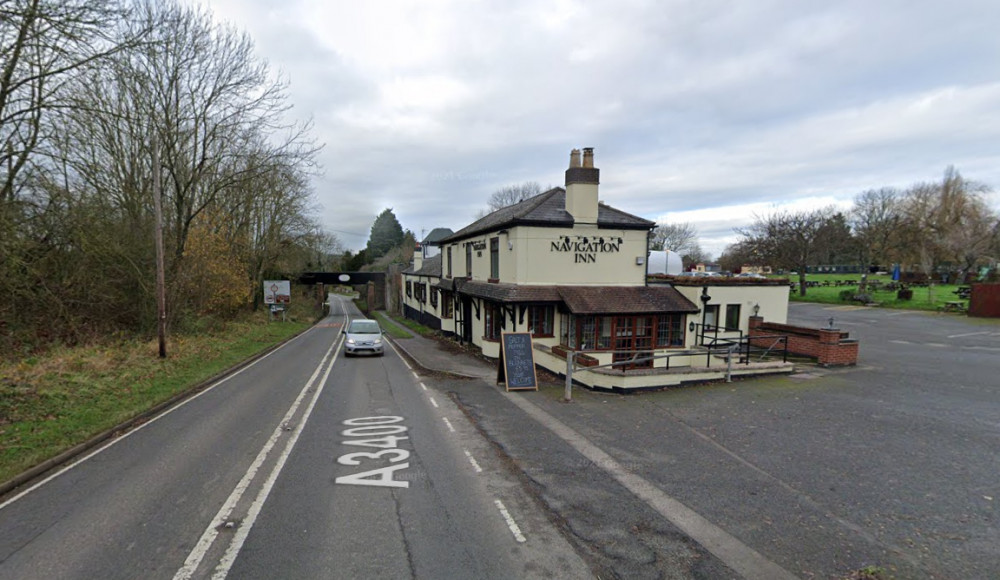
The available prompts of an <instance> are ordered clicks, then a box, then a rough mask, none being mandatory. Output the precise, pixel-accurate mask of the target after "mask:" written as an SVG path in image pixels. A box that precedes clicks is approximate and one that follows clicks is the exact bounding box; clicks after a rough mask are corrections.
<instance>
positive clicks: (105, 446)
mask: <svg viewBox="0 0 1000 580" xmlns="http://www.w3.org/2000/svg"><path fill="white" fill-rule="evenodd" d="M316 328H317V327H315V326H314V327H312V328H310V329H308V330H306V331H305V332H303V333H302V334H300V335H298V336H296V337H294V338H292V339H291V340H289V341H288V342H286V343H284V344H282V345H280V346H278V347H277V348H275V349H274V350H272V351H271V352H269V353H267V354H265V355H264V356H262V357H260V358H258V359H257V360H255V361H253V362H251V363H250V364H248V365H246V366H244V367H243V368H241V369H239V370H237V371H235V372H233V373H232V374H229V375H226V376H224V377H222V378H221V379H219V380H218V381H216V382H214V383H212V384H211V385H209V386H207V387H205V388H204V389H202V390H201V391H199V392H197V393H195V394H194V395H191V396H190V397H188V398H186V399H184V400H183V401H180V402H178V403H177V404H175V405H174V406H172V407H170V408H169V409H166V410H164V411H163V412H162V413H159V414H158V415H156V416H155V417H150V418H149V420H147V421H145V422H143V423H140V424H138V425H135V426H134V427H132V428H131V429H129V430H127V431H125V432H124V433H123V434H121V435H119V436H117V437H115V438H113V439H110V440H108V441H106V442H105V443H104V444H102V445H100V446H98V447H97V449H94V450H93V451H91V452H90V453H87V454H86V455H83V456H81V457H79V458H78V459H77V460H75V461H73V462H72V463H70V464H68V465H66V466H64V467H63V468H61V469H59V470H58V471H56V472H55V473H53V474H52V475H50V476H48V477H46V478H45V479H43V480H41V481H39V482H38V483H36V484H34V485H32V486H30V487H28V488H27V489H25V490H24V491H22V492H20V493H18V494H17V495H15V496H13V497H11V498H10V499H8V500H7V501H5V502H3V503H0V511H2V510H3V508H5V507H7V506H9V505H11V504H12V503H14V502H16V501H17V500H19V499H21V498H22V497H24V496H26V495H28V494H29V493H31V492H33V491H35V490H36V489H38V488H40V487H42V486H43V485H45V484H46V483H48V482H50V481H52V480H53V479H55V478H57V477H59V476H60V475H62V474H64V473H66V472H67V471H69V470H71V469H73V468H74V467H76V466H77V465H80V464H82V463H83V462H84V461H87V460H88V459H90V458H92V457H95V456H97V455H99V454H101V453H103V452H104V451H106V450H108V449H111V448H112V447H113V446H115V445H117V444H118V443H121V442H122V441H124V440H125V439H127V438H129V437H131V436H132V435H134V434H136V433H138V432H139V431H142V430H143V429H145V428H147V427H149V426H150V425H152V424H153V423H156V422H157V421H159V420H160V419H162V418H164V417H166V416H167V415H169V414H171V413H173V412H174V411H176V410H178V409H180V408H182V407H184V406H185V405H187V404H188V403H191V402H193V401H195V400H196V399H198V398H199V397H201V396H202V395H205V394H207V393H209V392H210V391H212V390H214V389H215V388H216V387H218V386H219V385H222V384H223V383H225V382H227V381H229V379H232V378H234V377H237V376H239V375H241V374H243V372H245V371H247V370H249V369H250V368H252V367H254V366H256V365H257V364H258V363H260V362H261V361H263V360H264V359H266V358H268V357H269V356H271V355H273V354H274V353H276V352H278V351H279V350H282V349H284V348H285V347H286V346H289V345H291V344H292V343H295V342H297V341H299V340H300V339H302V338H303V337H305V336H306V335H307V334H309V333H311V332H312V331H313V330H315V329H316Z"/></svg>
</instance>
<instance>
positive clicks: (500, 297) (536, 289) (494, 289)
mask: <svg viewBox="0 0 1000 580" xmlns="http://www.w3.org/2000/svg"><path fill="white" fill-rule="evenodd" d="M459 290H460V291H461V292H462V294H468V295H470V296H476V297H478V298H486V299H487V300H494V301H496V302H559V301H560V300H561V299H562V298H561V297H560V296H559V292H558V291H557V290H556V287H555V286H525V285H520V284H491V283H487V282H478V281H475V280H468V281H466V282H464V283H462V284H461V285H460V286H459Z"/></svg>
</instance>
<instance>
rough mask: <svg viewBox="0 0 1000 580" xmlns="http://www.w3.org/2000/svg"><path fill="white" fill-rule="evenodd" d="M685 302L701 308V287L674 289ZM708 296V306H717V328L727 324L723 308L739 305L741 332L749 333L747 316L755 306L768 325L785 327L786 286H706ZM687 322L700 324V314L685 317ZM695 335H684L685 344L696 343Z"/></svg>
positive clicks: (786, 315) (786, 307) (678, 287)
mask: <svg viewBox="0 0 1000 580" xmlns="http://www.w3.org/2000/svg"><path fill="white" fill-rule="evenodd" d="M674 288H676V289H677V291H679V292H680V293H681V294H683V295H684V296H685V297H686V298H687V299H688V300H690V301H691V302H693V303H694V304H695V305H697V306H698V307H699V308H701V307H702V306H703V305H702V302H701V289H702V287H701V286H674ZM708 295H709V296H711V297H712V300H711V301H710V302H709V303H708V304H709V306H711V305H713V304H714V305H718V306H719V320H718V323H719V325H723V324H725V322H726V306H727V305H729V304H739V305H740V330H742V331H743V332H744V333H746V332H747V331H748V329H749V328H748V327H749V320H750V315H751V314H753V307H754V305H755V304H759V305H760V311H759V314H760V316H763V317H764V320H766V321H768V322H777V323H779V324H785V322H787V320H788V287H787V286H751V285H744V284H741V285H739V286H708ZM688 320H689V321H694V322H697V323H699V324H700V323H701V321H702V313H701V312H699V313H697V314H691V315H688ZM695 339H696V337H695V333H691V332H689V333H687V341H686V342H687V344H688V345H689V346H690V345H693V344H694V343H695Z"/></svg>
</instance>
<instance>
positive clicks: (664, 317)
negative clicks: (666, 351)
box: [656, 314, 684, 347]
mask: <svg viewBox="0 0 1000 580" xmlns="http://www.w3.org/2000/svg"><path fill="white" fill-rule="evenodd" d="M656 346H661V347H670V346H684V320H683V318H682V316H681V315H680V314H661V315H660V316H658V317H657V327H656Z"/></svg>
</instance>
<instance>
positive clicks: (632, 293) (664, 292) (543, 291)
mask: <svg viewBox="0 0 1000 580" xmlns="http://www.w3.org/2000/svg"><path fill="white" fill-rule="evenodd" d="M456 282H457V281H456ZM456 286H457V287H458V289H459V291H460V292H461V293H462V294H468V295H470V296H475V297H477V298H485V299H486V300H493V301H495V302H508V303H509V302H565V303H566V306H567V307H568V308H569V310H570V312H572V313H574V314H642V313H644V312H650V313H653V312H698V307H697V306H695V304H694V303H693V302H691V301H690V300H688V299H687V298H685V297H684V296H683V295H682V294H681V293H680V292H678V291H677V290H675V289H674V288H672V287H670V286H525V285H518V284H491V283H487V282H479V281H474V280H469V281H463V282H461V283H457V284H456Z"/></svg>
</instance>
